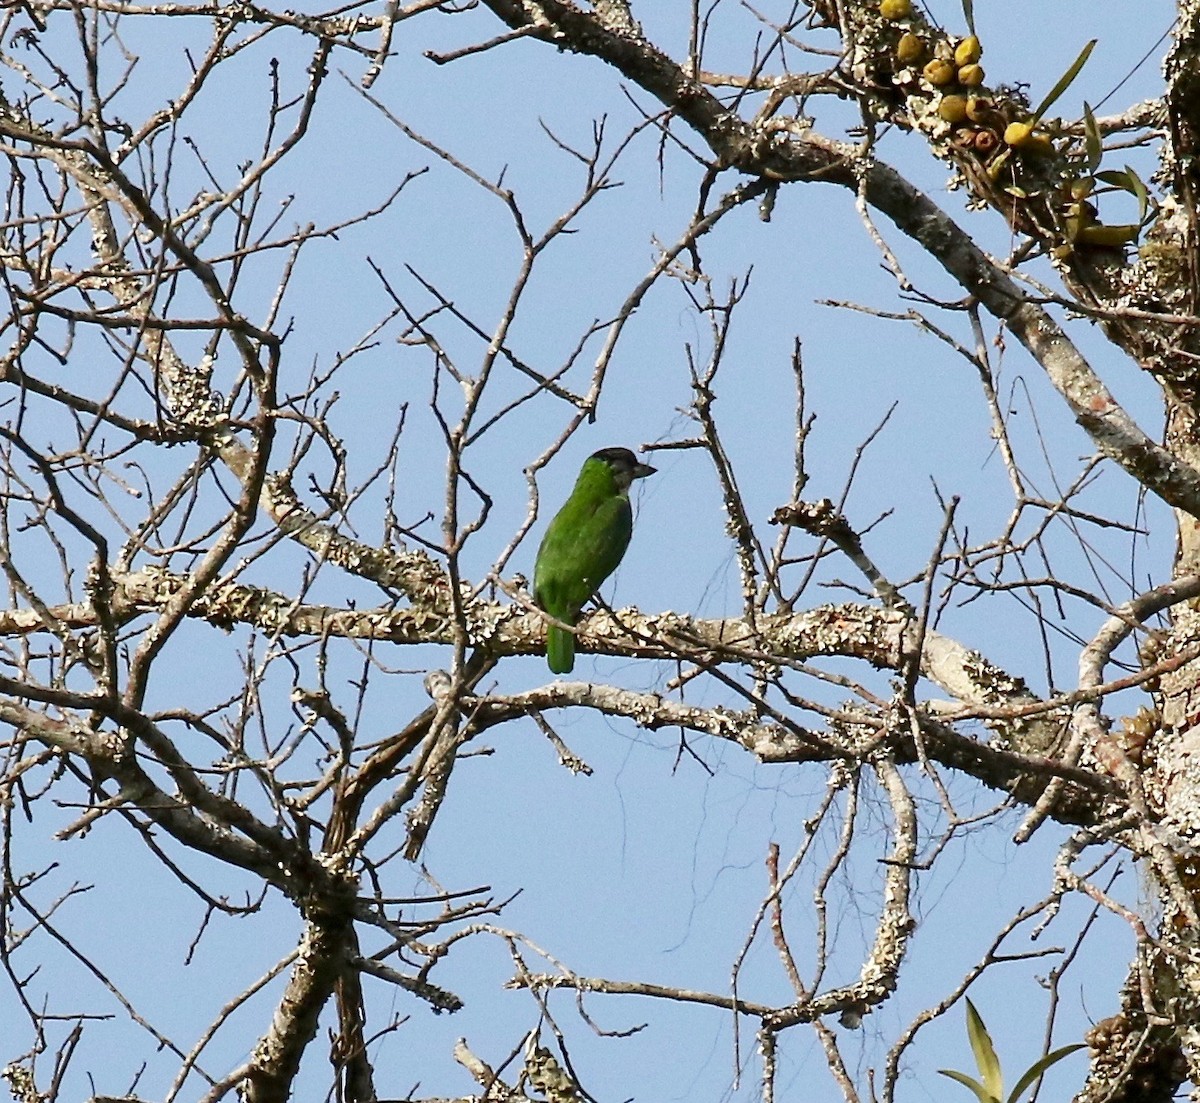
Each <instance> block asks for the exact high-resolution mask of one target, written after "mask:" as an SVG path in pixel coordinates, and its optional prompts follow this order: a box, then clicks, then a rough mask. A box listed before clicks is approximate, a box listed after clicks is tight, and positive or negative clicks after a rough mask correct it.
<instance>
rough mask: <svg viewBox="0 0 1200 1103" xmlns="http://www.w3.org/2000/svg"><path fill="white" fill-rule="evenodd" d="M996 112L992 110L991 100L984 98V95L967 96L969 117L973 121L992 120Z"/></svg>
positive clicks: (983, 121) (984, 121)
mask: <svg viewBox="0 0 1200 1103" xmlns="http://www.w3.org/2000/svg"><path fill="white" fill-rule="evenodd" d="M994 114H995V112H994V111H993V110H992V104H991V101H990V100H987V99H984V98H983V97H982V96H968V97H967V118H968V119H970V120H971V122H973V123H986V122H989V121H991V118H992V116H993V115H994Z"/></svg>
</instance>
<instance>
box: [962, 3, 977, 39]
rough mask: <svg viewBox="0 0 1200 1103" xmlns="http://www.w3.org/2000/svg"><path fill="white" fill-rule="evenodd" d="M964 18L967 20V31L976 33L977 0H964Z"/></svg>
mask: <svg viewBox="0 0 1200 1103" xmlns="http://www.w3.org/2000/svg"><path fill="white" fill-rule="evenodd" d="M962 6H963V18H964V19H966V21H967V33H968V34H974V33H975V0H962Z"/></svg>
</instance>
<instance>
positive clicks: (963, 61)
mask: <svg viewBox="0 0 1200 1103" xmlns="http://www.w3.org/2000/svg"><path fill="white" fill-rule="evenodd" d="M981 57H983V47H982V46H980V45H979V39H978V38H976V37H975V36H974V35H969V36H968V37H967V38H964V39H963V40H962V41H961V42H960V43H959V44H958V45H957V46H955V47H954V64H955V65H974V64H975V63H976V62H977V61H978V60H979V59H980V58H981Z"/></svg>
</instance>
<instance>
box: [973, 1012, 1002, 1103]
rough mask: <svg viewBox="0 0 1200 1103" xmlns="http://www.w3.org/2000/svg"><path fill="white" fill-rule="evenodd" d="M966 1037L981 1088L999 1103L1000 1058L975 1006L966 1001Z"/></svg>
mask: <svg viewBox="0 0 1200 1103" xmlns="http://www.w3.org/2000/svg"><path fill="white" fill-rule="evenodd" d="M967 1037H968V1038H969V1039H970V1040H971V1050H972V1052H974V1054H975V1064H976V1065H977V1066H978V1068H979V1075H980V1076H982V1077H983V1087H984V1090H985V1091H986V1092H987V1093H988V1096H989V1097H990V1098H992V1099H994V1100H996V1103H1000V1093H1001V1092H1002V1091H1003V1090H1004V1077H1003V1076H1002V1075H1001V1074H1000V1058H999V1057H997V1056H996V1049H995V1047H994V1046H993V1045H992V1037H991V1035H990V1034H988V1032H987V1027H986V1026H984V1025H983V1019H982V1018H980V1016H979V1012H978V1011H976V1010H975V1005H974V1004H973V1003H972V1002H971V1001H970V999H968V1000H967Z"/></svg>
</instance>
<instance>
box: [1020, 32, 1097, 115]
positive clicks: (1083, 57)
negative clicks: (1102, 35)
mask: <svg viewBox="0 0 1200 1103" xmlns="http://www.w3.org/2000/svg"><path fill="white" fill-rule="evenodd" d="M1096 41H1097V40H1096V39H1094V38H1093V39H1092V40H1091V42H1089V43H1088V44H1087V45H1086V46H1084V48H1083V49H1082V50H1080V51H1079V56H1078V57H1077V58H1076V59H1075V60H1074V61H1073V62H1071V68H1069V69H1068V70H1067V71H1066V72H1065V73H1063V75H1062V76H1061V77H1059V78H1058V83H1057V84H1056V85H1055V86H1054V87H1053V88H1051V89H1050V94H1049V95H1048V96H1047V97H1046V98H1045V99H1044V100H1042V102H1041V104H1040V105H1039V106H1038V109H1037V110H1036V111H1035V112H1034V113H1033V121H1034V122H1035V123H1036V122H1037V121H1038V119H1040V118H1041V117H1042V116H1043V115H1044V114H1045V113H1046V112H1047V111H1048V110H1049V109H1050V107H1051V106H1052V105H1053V104H1054V101H1055V100H1057V99H1058V97H1059V96H1061V95H1062V94H1063V93H1064V92H1065V91H1066V90H1067V89H1068V88H1070V87H1071V84H1072V82H1073V81H1074V80H1075V78H1076V77H1077V76H1079V70H1080V69H1082V68H1083V67H1084V65H1086V64H1087V59H1088V56H1089V55H1090V54H1091V52H1092V50H1094V49H1095V48H1096Z"/></svg>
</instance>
